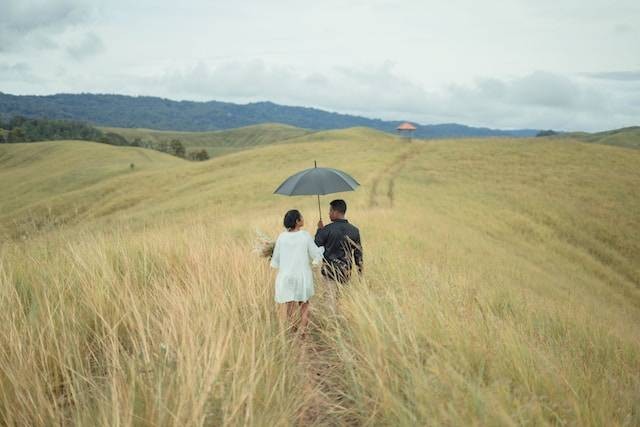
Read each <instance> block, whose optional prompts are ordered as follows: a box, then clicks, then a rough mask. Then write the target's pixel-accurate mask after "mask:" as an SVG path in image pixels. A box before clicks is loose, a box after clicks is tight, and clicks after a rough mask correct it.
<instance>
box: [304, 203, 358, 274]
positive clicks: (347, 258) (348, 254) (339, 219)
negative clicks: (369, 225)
mask: <svg viewBox="0 0 640 427" xmlns="http://www.w3.org/2000/svg"><path fill="white" fill-rule="evenodd" d="M329 206H330V207H329V219H331V224H328V225H327V226H324V224H323V223H322V220H321V221H319V222H318V231H317V232H316V238H315V242H316V245H318V246H324V263H323V265H322V275H323V276H324V277H325V278H327V279H329V280H333V281H335V282H338V283H346V282H347V281H348V280H349V278H350V277H351V270H352V269H353V263H354V262H355V264H356V266H357V268H358V272H360V273H361V272H362V244H361V242H360V230H358V228H357V227H355V226H353V225H351V224H349V221H347V220H346V219H345V214H346V213H347V203H346V202H345V201H344V200H334V201H332V202H331V203H330V204H329Z"/></svg>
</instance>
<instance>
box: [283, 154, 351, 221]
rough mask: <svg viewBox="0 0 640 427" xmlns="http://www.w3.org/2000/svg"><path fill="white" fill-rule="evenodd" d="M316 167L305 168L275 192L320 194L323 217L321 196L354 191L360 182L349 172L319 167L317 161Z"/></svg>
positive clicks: (286, 194)
mask: <svg viewBox="0 0 640 427" xmlns="http://www.w3.org/2000/svg"><path fill="white" fill-rule="evenodd" d="M313 163H314V167H313V168H310V169H305V170H303V171H302V172H298V173H297V174H295V175H292V176H290V177H289V178H287V179H286V180H285V181H284V182H283V183H282V184H280V186H279V187H278V189H277V190H276V191H274V194H282V195H285V196H312V195H315V196H318V213H319V214H320V219H322V210H321V209H320V196H321V195H322V196H324V195H325V194H331V193H341V192H343V191H353V190H355V189H356V188H357V187H358V186H359V185H360V184H358V181H356V180H355V179H353V178H352V177H351V176H349V175H348V174H347V173H345V172H343V171H341V170H338V169H331V168H319V167H318V164H317V163H316V162H313Z"/></svg>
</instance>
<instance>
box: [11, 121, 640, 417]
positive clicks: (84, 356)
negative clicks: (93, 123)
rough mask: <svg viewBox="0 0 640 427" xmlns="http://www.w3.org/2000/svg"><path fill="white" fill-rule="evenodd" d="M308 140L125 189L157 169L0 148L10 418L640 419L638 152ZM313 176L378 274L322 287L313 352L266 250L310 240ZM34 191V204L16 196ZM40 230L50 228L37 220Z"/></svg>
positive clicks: (325, 137) (569, 143)
mask: <svg viewBox="0 0 640 427" xmlns="http://www.w3.org/2000/svg"><path fill="white" fill-rule="evenodd" d="M301 139H303V140H304V142H300V143H297V144H295V145H291V144H270V145H266V146H260V147H256V148H254V149H251V150H245V151H240V152H237V153H233V154H228V155H225V156H220V157H217V158H215V159H211V160H209V161H205V162H184V161H181V160H179V159H173V158H169V157H167V156H163V155H160V154H158V155H157V157H156V156H153V157H152V158H151V159H150V161H149V163H147V164H143V163H141V165H140V168H139V169H138V167H136V169H135V170H133V171H131V170H126V166H127V165H128V163H129V162H130V161H131V160H130V159H131V158H132V157H131V156H133V155H135V156H138V155H140V156H142V154H140V153H146V152H145V151H144V150H142V151H141V150H135V149H134V150H130V149H125V148H118V147H104V146H101V145H99V144H93V143H75V142H64V143H54V144H57V145H49V143H47V144H16V145H8V146H4V147H1V148H0V150H2V151H0V153H2V154H1V156H2V157H0V162H1V163H0V166H1V167H0V174H1V175H0V178H2V182H3V183H5V185H3V186H2V187H1V188H0V200H5V197H7V196H9V199H12V200H13V202H12V203H11V204H10V205H4V204H3V212H2V216H1V217H0V225H2V227H3V230H4V233H5V236H6V237H8V238H10V239H11V240H10V241H7V240H5V242H6V243H4V244H3V245H2V246H0V251H1V252H0V253H1V254H2V255H3V256H2V257H0V260H1V261H0V302H2V303H3V304H4V306H5V307H20V309H15V310H14V309H8V310H4V311H2V312H0V323H2V324H3V325H5V329H6V330H9V332H7V333H6V334H3V335H0V340H2V341H1V342H0V348H12V349H14V350H13V351H12V352H0V364H1V365H2V366H5V367H6V369H5V370H3V371H2V373H1V374H0V387H2V393H1V394H0V395H1V396H3V397H2V399H3V401H2V404H3V405H2V408H5V409H4V410H3V412H0V417H4V420H5V421H15V420H18V415H15V416H14V414H19V416H20V417H23V418H20V420H23V421H25V420H26V421H32V420H37V419H39V418H38V415H39V414H46V415H45V417H47V418H46V420H47V421H50V422H49V423H50V424H54V423H55V422H56V421H60V420H61V419H63V418H64V417H72V420H73V421H75V422H76V423H82V422H85V423H86V422H87V421H88V420H94V424H100V425H109V424H113V423H114V422H115V421H118V420H120V421H122V420H126V419H130V417H132V416H133V417H136V418H137V419H141V420H145V422H146V423H149V424H162V423H163V421H166V420H167V419H171V420H173V421H175V422H176V423H179V424H190V423H197V422H198V420H205V419H206V420H207V422H210V423H212V424H225V423H226V424H260V425H264V424H274V425H287V424H295V423H302V424H308V425H314V424H315V425H345V424H355V425H362V424H375V425H415V424H418V425H429V424H434V425H473V424H476V425H503V424H539V425H551V424H574V425H603V424H613V425H623V424H629V425H634V424H638V423H640V418H639V417H640V415H639V414H640V412H639V411H638V400H637V395H638V394H637V393H638V390H640V373H639V372H640V286H639V284H640V264H639V263H638V259H640V243H639V242H638V240H637V238H636V235H637V230H639V229H640V200H639V199H638V197H637V188H638V185H639V184H640V151H637V150H629V149H624V148H619V147H612V146H606V145H600V144H588V143H583V142H580V141H577V140H569V139H563V140H559V139H547V138H531V139H512V140H508V139H500V138H498V139H478V140H443V141H414V142H413V143H407V142H406V141H402V140H399V139H398V138H394V137H393V136H389V135H386V134H383V133H379V132H375V131H371V130H367V129H359V128H355V129H349V130H338V131H328V132H317V133H313V134H310V135H306V136H303V137H302V138H301ZM49 147H54V148H52V150H53V149H55V150H59V152H60V155H58V154H56V153H55V152H54V153H52V154H49V153H48V151H47V150H49V149H50V148H49ZM105 148H108V149H109V150H110V151H108V152H107V151H105ZM77 150H87V151H89V152H93V154H90V153H88V152H85V153H84V154H83V155H81V156H75V155H72V153H75V152H76V151H77ZM84 158H91V159H94V160H92V161H91V163H90V164H91V165H92V166H91V168H92V169H89V168H88V167H84V166H85V163H84V162H85V161H84V160H83V159H84ZM2 159H4V160H2ZM314 160H317V161H318V164H319V165H321V166H331V167H336V168H339V169H344V170H345V171H348V172H349V173H350V174H352V175H353V176H354V177H355V178H356V179H357V180H358V181H359V182H360V183H361V184H362V185H361V187H360V188H358V189H357V191H355V192H351V193H343V194H337V195H336V196H335V197H343V198H345V199H346V200H347V201H348V203H349V210H348V217H349V220H350V221H352V222H354V223H355V224H357V225H358V227H359V228H360V230H361V232H362V237H363V245H364V253H365V273H364V276H363V277H361V278H356V279H354V281H353V283H351V285H349V286H348V287H346V288H344V289H342V291H341V294H340V298H339V300H338V303H337V305H336V306H335V307H334V306H332V305H331V303H330V301H331V300H330V299H329V298H328V296H327V285H324V284H320V283H319V284H318V286H317V289H316V291H317V295H316V296H314V298H313V299H312V302H311V306H312V318H313V325H312V328H311V331H310V334H309V335H310V336H309V337H308V338H307V339H306V341H304V342H305V344H304V345H299V344H297V343H299V341H295V340H296V339H297V338H291V339H290V338H289V335H287V334H288V332H287V331H286V330H285V329H284V327H283V325H286V322H283V321H282V320H281V318H279V317H278V316H277V315H276V314H277V313H276V312H275V310H274V303H273V284H272V283H273V276H272V274H271V273H270V272H269V268H268V265H267V262H266V260H264V259H260V258H257V257H255V256H253V255H252V254H251V250H252V247H251V246H252V240H253V238H254V230H255V229H256V228H257V229H261V230H263V231H265V232H266V233H268V234H269V235H270V236H276V235H277V233H279V232H280V231H281V221H282V215H283V214H284V212H285V211H286V210H287V209H291V208H298V209H300V210H301V211H302V213H303V215H304V216H305V220H306V227H305V228H306V229H307V230H309V231H310V232H313V229H314V224H315V222H316V220H317V205H316V199H315V198H314V197H293V198H289V197H283V196H277V195H274V194H273V191H274V189H275V188H276V187H277V185H278V184H279V183H280V182H281V181H282V180H284V179H285V178H286V177H287V176H289V175H291V174H293V173H295V172H296V171H298V170H300V169H303V168H307V167H312V165H313V161H314ZM138 162H141V160H136V164H138ZM121 165H122V166H125V167H124V170H122V167H121ZM94 170H95V171H97V174H96V178H95V179H92V178H91V179H90V178H89V177H90V176H92V171H94ZM25 171H28V172H25ZM80 171H81V172H82V174H80ZM30 175H33V176H34V178H33V179H37V180H36V181H33V182H32V184H31V185H30V188H31V190H30V191H35V192H39V193H40V196H39V198H42V201H41V202H38V203H36V201H35V200H34V193H31V192H30V191H27V188H26V187H23V188H22V190H20V191H18V190H14V189H12V188H13V187H14V186H19V185H20V184H21V182H22V181H23V180H26V179H30V178H28V177H29V176H30ZM36 176H37V178H36ZM51 179H55V180H58V181H60V182H62V183H76V184H64V185H51V186H49V185H48V183H49V182H50V180H51ZM45 193H46V197H45V196H44V195H45ZM36 194H37V193H36ZM331 198H332V197H331V196H329V197H323V198H322V204H323V215H324V216H325V220H326V210H327V203H328V201H329V200H330V199H331ZM36 206H37V208H38V209H41V210H37V209H35V207H36ZM70 207H77V208H78V210H77V213H73V214H68V213H69V212H70V211H72V212H73V209H70ZM45 213H46V215H48V216H47V217H46V218H43V221H44V222H43V224H44V225H43V226H42V227H40V228H33V227H32V228H30V225H29V223H26V222H21V220H22V219H23V218H24V217H25V216H31V217H32V218H41V216H40V215H43V214H45ZM59 216H60V217H62V218H63V219H64V221H57V222H56V218H58V217H59ZM47 221H48V222H47ZM43 284H46V286H43ZM50 337H51V338H50ZM16 340H21V341H19V343H20V344H21V345H18V341H16ZM45 368H46V369H45ZM54 379H55V380H56V381H58V382H60V383H61V384H63V385H62V386H60V387H57V388H51V387H50V386H47V384H50V383H51V382H52V381H54ZM61 390H62V391H61ZM70 396H71V397H70ZM60 402H65V405H68V406H64V408H65V409H61V408H62V407H63V406H62V404H61V403H60ZM115 406H117V407H118V408H120V409H118V410H114V407H115ZM66 408H72V410H67V409H66ZM69 414H71V415H69ZM12 416H14V418H11V417H12ZM127 417H129V418H127ZM65 419H66V418H65ZM95 420H98V421H95ZM34 422H35V421H34Z"/></svg>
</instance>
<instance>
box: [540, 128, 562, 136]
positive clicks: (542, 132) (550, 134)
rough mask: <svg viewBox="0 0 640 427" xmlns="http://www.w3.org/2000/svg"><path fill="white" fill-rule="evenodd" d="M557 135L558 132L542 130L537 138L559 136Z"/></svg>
mask: <svg viewBox="0 0 640 427" xmlns="http://www.w3.org/2000/svg"><path fill="white" fill-rule="evenodd" d="M557 134H558V132H556V131H554V130H551V129H549V130H541V131H540V132H538V133H537V134H536V136H537V137H542V136H554V135H557Z"/></svg>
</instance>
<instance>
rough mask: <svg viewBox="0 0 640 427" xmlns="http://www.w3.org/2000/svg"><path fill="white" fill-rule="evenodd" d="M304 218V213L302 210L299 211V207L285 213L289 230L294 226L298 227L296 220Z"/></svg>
mask: <svg viewBox="0 0 640 427" xmlns="http://www.w3.org/2000/svg"><path fill="white" fill-rule="evenodd" d="M300 218H302V215H301V214H300V211H298V210H297V209H292V210H290V211H289V212H287V213H286V214H284V221H283V223H284V227H285V228H286V229H287V230H291V229H292V228H296V222H298V220H299V219H300Z"/></svg>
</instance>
